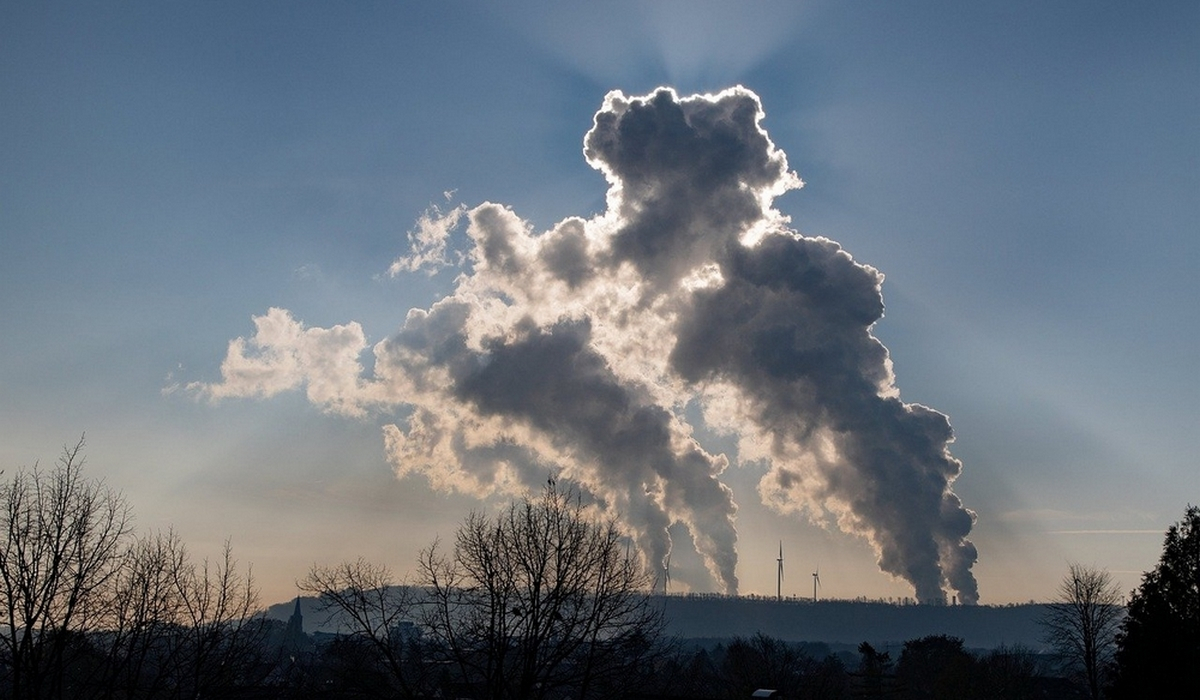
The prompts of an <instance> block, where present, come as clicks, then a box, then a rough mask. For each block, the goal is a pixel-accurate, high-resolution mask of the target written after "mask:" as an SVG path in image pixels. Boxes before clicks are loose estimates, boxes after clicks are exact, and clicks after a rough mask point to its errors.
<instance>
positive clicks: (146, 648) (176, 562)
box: [97, 531, 187, 698]
mask: <svg viewBox="0 0 1200 700" xmlns="http://www.w3.org/2000/svg"><path fill="white" fill-rule="evenodd" d="M186 565H187V552H186V550H185V549H184V546H183V543H182V542H181V541H180V540H179V537H178V535H176V534H175V532H174V531H168V532H166V533H156V534H153V535H147V536H144V537H139V538H138V539H137V541H136V542H134V543H133V544H132V545H131V546H129V547H128V548H127V549H126V551H125V556H124V561H123V563H122V566H121V571H120V573H119V574H118V575H117V577H116V578H115V580H114V583H113V586H112V590H111V594H110V597H109V603H108V605H107V612H108V615H107V619H106V620H105V621H104V622H103V630H104V636H103V637H102V639H104V641H105V642H106V643H105V644H104V645H103V648H102V653H103V658H104V663H103V666H102V670H101V674H100V679H99V680H98V682H97V685H98V686H99V687H101V688H103V689H104V690H105V694H106V695H108V696H110V697H146V698H152V697H157V696H159V694H160V693H161V692H162V691H163V689H164V687H166V685H167V684H168V670H169V669H171V668H172V667H173V666H174V665H175V663H176V662H175V659H176V657H177V656H178V655H179V653H180V651H181V649H180V647H181V645H180V643H179V642H180V637H181V636H182V635H181V634H180V630H181V629H182V623H183V619H184V614H183V601H182V599H181V597H180V596H179V591H178V588H177V581H178V578H179V576H178V574H179V572H180V571H181V570H183V568H184V567H185V566H186Z"/></svg>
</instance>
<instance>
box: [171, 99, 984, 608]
mask: <svg viewBox="0 0 1200 700" xmlns="http://www.w3.org/2000/svg"><path fill="white" fill-rule="evenodd" d="M762 118H763V112H762V108H761V105H760V103H759V100H758V97H757V96H756V95H754V94H753V93H752V92H750V91H749V90H746V89H744V88H733V89H729V90H725V91H723V92H721V93H719V94H716V95H698V96H692V97H686V98H680V97H679V96H678V95H676V94H675V93H674V92H673V91H671V90H669V89H659V90H657V91H655V92H654V93H652V94H650V95H647V96H644V97H627V96H625V95H623V94H621V93H620V92H613V93H610V94H609V95H608V96H607V97H606V99H605V101H604V104H603V106H602V108H601V109H600V111H599V112H598V113H597V114H596V118H595V122H594V125H593V128H592V129H591V130H590V131H589V132H588V134H587V136H586V137H585V141H584V154H585V156H586V158H587V160H588V162H589V163H590V164H591V165H592V166H593V167H595V168H597V169H599V170H600V171H601V172H603V173H604V175H605V177H606V178H607V179H608V181H609V185H610V187H609V192H608V209H607V211H606V212H604V213H603V214H601V215H599V216H596V217H593V218H591V219H582V218H569V219H567V220H564V221H562V222H560V223H559V224H558V225H556V226H555V227H553V228H552V229H551V230H549V231H545V232H540V233H535V232H534V231H532V230H531V228H530V226H529V225H528V224H527V223H526V222H524V221H522V220H521V219H520V218H519V217H518V216H517V215H516V214H515V213H513V212H512V211H511V210H509V209H507V208H506V207H504V206H502V205H498V204H492V203H485V204H482V205H479V206H477V207H475V208H473V209H470V210H464V209H462V208H456V209H453V210H451V211H450V212H449V213H447V214H444V215H443V214H441V213H440V212H438V211H436V210H434V211H433V212H431V213H429V214H427V215H426V216H425V217H424V218H423V219H422V220H421V222H420V225H419V227H418V230H417V232H416V233H415V234H414V236H413V237H412V242H413V249H412V250H411V251H410V252H409V253H407V254H406V255H405V256H403V257H401V258H398V259H397V261H396V262H395V263H393V264H392V267H391V272H392V273H393V274H399V273H401V272H404V271H413V270H416V269H419V268H420V267H421V266H422V265H446V264H451V263H454V262H455V261H456V260H457V261H458V264H459V265H461V267H462V274H461V275H460V276H459V278H458V280H457V282H456V287H455V289H454V291H453V292H452V293H451V294H449V295H448V296H446V297H445V298H443V299H441V300H440V301H438V302H437V303H436V304H434V305H433V306H432V307H431V308H429V309H414V310H412V311H410V312H409V314H408V317H407V320H406V322H405V324H404V326H403V327H402V328H401V329H400V330H399V332H397V333H396V334H395V335H394V336H392V337H390V338H388V339H387V340H384V341H383V342H380V343H378V344H377V345H376V346H375V347H374V349H373V352H374V355H375V365H374V367H375V369H374V372H373V374H372V375H371V376H364V373H363V370H362V364H361V363H360V361H359V355H360V354H361V352H363V351H364V350H365V349H366V341H365V338H364V336H363V333H362V329H361V328H360V327H359V326H358V325H357V324H354V323H351V324H348V325H345V326H337V327H334V328H331V329H328V330H326V329H320V328H305V327H304V326H303V325H302V324H300V323H299V322H297V321H296V320H295V319H293V318H292V317H291V315H290V314H288V313H287V312H285V311H282V310H279V309H272V310H271V311H269V312H268V314H267V315H266V316H263V317H258V318H256V319H255V323H256V326H257V331H256V334H255V335H254V336H253V337H251V338H250V339H248V340H246V339H240V338H239V339H237V340H234V341H233V342H232V343H231V344H230V348H229V352H228V355H227V357H226V360H225V362H224V363H223V365H222V368H221V371H222V379H221V381H220V382H218V383H215V384H194V385H192V389H193V390H194V391H196V392H198V393H201V394H204V395H207V396H209V397H211V398H214V399H216V398H222V397H229V396H256V397H265V396H270V395H272V394H275V393H277V392H279V391H283V390H287V389H294V388H299V387H300V386H304V387H306V389H307V392H308V396H309V398H310V399H311V400H312V401H313V402H314V403H316V404H318V405H320V406H322V407H323V408H324V409H326V410H329V411H334V412H340V413H344V414H348V415H363V414H365V413H367V412H368V411H371V410H372V409H375V408H384V409H388V408H391V409H394V408H397V407H401V406H403V407H408V408H409V409H410V410H411V414H410V416H409V418H408V419H407V420H406V421H404V422H402V423H401V424H398V425H388V426H386V427H385V429H384V438H385V443H386V446H387V450H388V454H389V458H390V459H391V461H392V462H393V464H394V466H395V468H396V471H397V474H399V475H400V476H407V475H411V474H423V475H425V476H426V477H427V478H428V479H429V481H430V483H432V484H433V485H434V486H436V487H438V488H442V489H453V490H459V491H465V492H470V493H477V494H481V495H482V494H488V493H495V492H510V491H511V492H517V491H521V490H524V489H527V488H530V487H534V486H536V485H537V484H540V483H541V482H542V481H543V480H544V479H545V477H546V474H547V473H548V472H549V471H559V472H561V473H562V474H563V475H564V476H565V477H569V478H571V479H573V480H575V481H576V482H577V483H579V484H580V485H581V487H582V488H583V489H584V490H585V491H586V493H587V495H588V496H589V498H594V499H595V501H596V503H597V504H598V505H599V506H600V507H604V508H607V509H610V510H611V511H613V512H615V513H618V514H620V516H621V517H622V518H623V521H624V522H625V524H626V525H627V527H628V528H629V531H630V534H631V535H632V536H633V537H634V539H635V541H636V542H637V543H638V546H639V547H640V548H641V549H642V551H643V552H644V553H645V554H646V556H647V557H648V559H649V560H650V561H651V562H653V563H654V565H656V566H659V565H661V564H662V562H664V561H665V560H666V558H667V556H668V555H669V553H670V549H671V540H670V535H669V534H668V528H669V527H670V526H671V525H672V524H675V523H680V524H683V525H684V526H686V527H687V528H688V530H689V531H690V533H691V535H692V539H693V541H694V542H695V545H696V549H697V551H698V553H699V554H700V555H701V557H702V558H703V559H704V561H705V563H706V564H707V566H708V569H709V571H710V573H711V574H712V576H713V578H714V580H715V581H716V582H717V583H718V585H719V586H720V587H721V588H722V589H723V590H725V591H727V592H730V593H732V592H736V590H737V576H736V564H737V532H736V528H735V523H734V519H735V513H736V505H735V503H734V499H733V494H732V493H731V491H730V490H729V488H727V487H726V486H725V485H724V484H723V483H722V482H721V480H720V477H721V474H722V472H723V471H724V470H725V469H726V468H727V466H728V464H729V457H727V456H726V455H721V454H713V453H711V452H709V451H706V450H705V449H704V448H703V447H702V446H701V444H700V443H699V442H698V441H697V440H696V439H695V438H694V437H693V430H694V428H695V427H699V426H693V425H691V424H690V423H689V422H688V420H687V419H686V417H685V414H684V407H685V406H687V405H689V404H690V403H692V402H694V403H695V404H696V405H699V406H700V407H701V410H702V413H703V416H704V421H705V423H706V425H707V428H708V429H711V430H716V431H722V432H728V433H731V434H735V435H737V436H738V437H739V438H740V445H741V448H740V449H739V455H736V456H735V457H736V458H737V459H740V460H742V461H748V460H752V459H764V460H767V461H768V462H769V464H770V467H769V471H768V473H767V475H766V476H765V477H764V478H763V480H762V482H761V484H760V487H759V492H760V495H761V497H762V498H763V499H764V500H765V502H766V503H767V504H768V505H770V506H772V507H774V508H777V509H779V510H782V511H786V512H793V511H794V512H796V513H804V514H807V515H808V516H809V517H812V518H814V519H818V520H820V519H824V518H825V517H826V516H831V517H832V518H833V519H834V521H835V522H837V524H838V526H839V527H841V528H842V529H843V530H845V531H847V532H852V533H856V534H859V535H861V536H863V537H865V538H866V539H867V540H868V541H870V542H871V544H872V545H873V546H874V547H875V549H876V551H877V553H878V556H879V563H880V567H881V568H882V569H883V570H884V571H886V572H888V573H890V574H893V575H896V576H899V577H902V578H904V579H906V580H907V581H909V582H910V583H911V584H912V585H913V587H914V589H915V590H916V593H917V597H918V598H919V599H920V600H922V601H938V600H945V597H946V592H947V591H948V590H953V591H955V592H956V593H957V594H958V596H959V598H960V599H961V600H963V601H964V602H967V603H973V602H975V601H976V600H977V599H978V592H977V590H976V584H975V580H974V577H973V575H972V574H971V566H972V565H973V563H974V561H975V558H976V553H975V549H974V547H973V545H972V544H971V542H970V541H969V540H968V539H967V535H968V533H969V532H970V530H971V527H972V525H973V522H974V515H973V514H972V513H971V512H970V511H968V510H966V509H965V508H964V507H963V506H962V504H961V502H960V501H959V499H958V497H957V496H956V495H955V494H954V492H953V490H952V488H951V485H952V483H953V481H954V479H955V478H956V477H957V475H958V473H959V471H960V469H961V465H960V464H959V462H958V461H957V460H955V459H954V458H953V457H952V456H951V455H950V453H949V450H948V445H949V444H950V442H951V441H952V439H953V436H952V432H951V429H950V425H949V422H948V421H947V419H946V417H945V416H943V415H942V414H940V413H938V412H936V411H933V410H931V409H928V408H926V407H923V406H918V405H912V404H905V403H903V402H902V401H901V400H900V398H899V392H898V390H897V388H896V386H895V385H894V381H893V375H892V371H891V364H890V361H889V359H888V354H887V350H886V349H885V348H884V347H883V345H882V344H880V343H879V341H878V340H877V339H875V338H874V336H872V335H871V327H872V325H873V324H874V323H875V322H876V321H877V320H879V318H880V317H881V316H882V313H883V302H882V297H881V292H880V287H881V284H882V281H883V277H882V275H881V274H879V273H878V272H877V271H876V270H874V269H872V268H870V267H868V266H865V265H861V264H859V263H856V262H855V261H854V260H853V259H852V258H851V257H850V255H848V254H847V253H846V252H845V251H843V250H842V249H841V248H840V246H838V244H836V243H834V242H833V241H830V240H827V239H822V238H808V237H804V236H801V235H799V234H798V233H796V232H795V231H793V230H791V229H790V228H788V219H787V217H785V216H783V215H782V214H780V213H779V212H778V211H776V210H775V209H774V208H773V204H772V203H773V200H774V199H775V197H777V196H779V195H780V194H782V193H784V192H786V191H788V190H789V189H793V188H796V187H799V186H801V182H800V180H799V178H798V177H797V176H796V175H795V174H794V173H792V172H791V171H790V170H789V169H788V165H787V160H786V158H785V156H784V154H783V153H782V152H781V151H779V150H778V149H776V148H775V146H774V145H773V144H772V143H771V141H770V139H769V138H768V136H767V134H766V132H765V131H764V130H763V129H762V127H761V120H762ZM463 217H465V220H466V233H467V241H468V244H467V250H466V251H464V253H465V254H464V255H461V256H459V257H457V258H456V257H455V256H454V255H451V254H450V253H449V252H448V251H447V250H446V242H447V241H448V240H449V239H450V232H451V231H452V230H454V229H455V228H456V227H458V226H460V225H461V223H462V219H463Z"/></svg>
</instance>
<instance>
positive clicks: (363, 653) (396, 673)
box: [299, 559, 430, 697]
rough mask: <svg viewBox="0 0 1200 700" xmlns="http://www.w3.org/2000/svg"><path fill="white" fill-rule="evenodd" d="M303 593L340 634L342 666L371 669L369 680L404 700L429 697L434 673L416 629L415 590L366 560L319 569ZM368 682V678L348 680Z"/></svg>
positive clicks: (302, 584) (311, 574)
mask: <svg viewBox="0 0 1200 700" xmlns="http://www.w3.org/2000/svg"><path fill="white" fill-rule="evenodd" d="M299 586H300V590H302V591H305V592H307V593H310V594H313V595H316V596H317V597H318V599H319V601H320V605H321V608H322V610H324V611H326V612H327V613H329V616H330V618H329V619H330V621H333V622H336V623H337V626H338V629H339V631H340V632H344V633H348V638H347V639H343V640H339V647H338V648H337V649H336V651H337V652H338V658H339V659H340V661H339V663H340V665H341V666H347V665H350V666H353V665H355V664H357V666H359V667H362V668H364V669H365V668H370V669H372V671H371V672H370V673H367V674H365V675H366V676H370V677H372V678H374V677H375V676H379V678H378V679H377V680H373V681H372V685H373V686H375V687H379V686H386V687H389V688H391V692H399V693H400V694H401V695H402V696H403V697H414V696H415V695H416V694H418V693H420V692H423V688H424V687H425V686H426V684H427V682H428V678H427V676H428V673H429V672H430V669H428V668H426V666H427V665H426V664H424V663H423V654H422V652H421V642H420V638H419V636H418V634H417V629H416V628H415V627H414V626H413V625H412V620H413V615H414V614H416V601H415V600H414V597H413V594H412V590H411V589H410V588H408V587H407V586H401V585H397V581H396V580H395V579H394V578H393V576H392V573H391V571H390V570H389V569H388V568H387V567H385V566H377V565H375V564H371V563H369V562H367V561H366V560H363V559H359V560H358V561H354V562H343V563H341V564H338V565H337V566H332V567H321V566H314V567H313V568H312V570H310V571H309V572H308V576H306V577H305V578H304V580H302V581H301V582H300V583H299ZM353 675H359V676H363V675H364V674H362V673H358V674H347V677H351V676H353Z"/></svg>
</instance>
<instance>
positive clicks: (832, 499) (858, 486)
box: [585, 89, 978, 603]
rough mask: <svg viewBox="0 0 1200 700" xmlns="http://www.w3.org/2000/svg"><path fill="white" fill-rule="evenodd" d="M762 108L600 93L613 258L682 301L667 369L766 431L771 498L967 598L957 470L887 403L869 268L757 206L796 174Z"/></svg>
mask: <svg viewBox="0 0 1200 700" xmlns="http://www.w3.org/2000/svg"><path fill="white" fill-rule="evenodd" d="M762 116H763V115H762V111H761V109H760V106H759V102H758V99H757V97H756V96H755V95H753V94H752V93H750V92H749V91H746V90H742V89H735V90H730V91H726V92H724V93H722V94H721V95H719V96H717V97H716V98H690V99H685V100H679V99H677V98H676V97H675V95H674V94H673V93H672V92H670V91H667V90H659V91H658V92H656V93H655V94H653V95H650V96H647V97H645V98H640V99H625V98H623V97H622V96H620V95H615V96H610V97H609V99H608V100H607V101H606V104H605V109H604V110H602V111H601V113H600V114H599V115H597V117H596V121H595V127H594V128H593V129H592V131H591V132H590V133H589V134H588V136H587V139H586V141H585V143H586V153H587V155H588V158H589V160H590V161H591V162H592V163H593V164H595V165H596V166H597V167H599V168H600V169H601V170H602V171H603V172H604V173H605V174H606V175H607V176H608V178H609V180H610V183H611V185H612V187H611V190H610V206H615V207H616V208H617V210H618V212H619V214H620V218H621V219H622V224H621V226H620V228H619V230H618V231H617V232H616V234H615V235H614V236H613V239H612V248H611V249H612V255H613V258H614V260H615V261H617V262H623V261H628V262H630V263H632V264H633V265H634V266H635V267H636V268H637V269H638V270H639V271H640V272H641V274H642V275H643V277H644V278H645V279H646V280H647V281H648V282H650V283H651V284H652V285H653V288H654V289H655V290H656V291H658V290H661V293H664V294H672V295H676V296H679V297H683V298H682V300H681V302H682V303H680V304H679V306H678V307H677V309H678V312H677V316H676V325H675V335H676V344H675V346H674V348H673V350H672V352H671V355H670V365H671V368H672V369H673V370H674V371H675V372H677V373H678V375H679V376H681V377H682V378H683V379H685V380H686V381H687V382H689V383H690V384H692V385H694V386H700V385H709V388H708V389H707V390H706V392H705V393H706V397H707V398H708V399H709V402H708V404H707V405H708V406H717V405H719V406H729V405H740V406H742V410H741V411H740V412H739V413H740V415H738V416H737V417H731V416H712V415H711V413H712V412H711V409H710V410H709V412H708V414H709V416H710V420H711V422H713V423H714V424H720V425H725V426H727V427H730V428H733V429H736V430H737V431H738V432H739V433H740V434H741V435H744V436H745V435H753V436H759V437H765V438H768V439H769V443H770V444H771V445H772V446H773V447H772V449H771V451H770V457H771V461H772V469H771V471H770V473H769V474H768V475H767V476H766V477H765V479H764V482H763V484H762V486H761V490H762V492H763V495H764V496H765V497H766V498H767V499H768V502H769V503H771V504H773V505H776V506H777V507H780V508H783V509H785V510H803V509H809V510H816V511H820V510H827V511H829V512H832V513H834V514H835V515H836V516H837V517H838V522H839V524H840V526H841V527H842V528H843V529H845V530H847V531H850V532H855V533H858V534H861V535H863V536H865V537H867V538H868V539H869V540H870V541H871V542H872V544H874V546H875V548H876V550H877V551H878V553H879V563H880V566H881V568H882V569H883V570H884V571H887V572H888V573H891V574H894V575H896V576H900V577H903V578H904V579H906V580H908V581H909V582H911V583H912V585H913V587H914V588H915V590H916V594H917V597H918V599H919V600H921V601H924V602H937V601H945V598H946V594H945V587H946V586H949V587H950V588H952V589H953V590H955V591H957V592H958V595H959V597H960V598H961V599H962V600H963V602H965V603H974V602H976V601H977V600H978V591H977V588H976V584H975V580H974V577H973V576H972V575H971V573H970V567H971V566H972V564H973V563H974V561H975V559H976V553H975V548H974V546H973V545H972V544H971V543H970V542H969V541H968V540H967V539H966V536H967V534H968V533H969V532H970V530H971V526H972V524H973V522H974V516H973V514H972V513H971V512H969V511H967V510H966V509H964V508H963V507H962V505H961V502H960V501H959V499H958V498H957V496H955V494H954V493H953V491H952V490H951V483H952V482H953V480H954V479H955V478H956V477H957V476H958V474H959V471H960V469H961V465H960V464H959V462H958V461H957V460H955V459H954V458H953V457H951V456H950V453H949V450H948V445H949V443H950V442H951V441H952V439H953V434H952V432H951V429H950V424H949V422H948V421H947V420H946V417H945V416H943V415H942V414H940V413H937V412H936V411H933V410H930V409H928V408H925V407H923V406H917V405H909V404H904V403H902V402H901V401H900V399H899V398H898V391H897V389H896V387H895V385H894V383H893V375H892V371H891V365H890V362H889V360H888V355H887V350H886V349H885V348H884V347H883V345H882V344H881V343H879V341H878V340H876V339H875V338H874V337H873V336H872V335H871V326H872V325H873V324H874V323H875V322H876V321H877V320H879V319H880V318H881V317H882V315H883V300H882V297H881V293H880V285H881V284H882V281H883V277H882V275H880V274H879V273H878V272H876V271H875V270H874V269H872V268H870V267H867V266H864V265H859V264H857V263H855V262H854V260H853V259H852V258H851V257H850V256H849V255H848V254H846V253H845V252H844V251H842V250H841V248H840V247H839V246H838V245H837V244H836V243H833V242H832V241H828V240H824V239H819V238H805V237H802V236H800V235H798V234H796V233H795V232H793V231H790V230H788V229H786V227H785V226H784V223H785V222H784V221H783V219H782V218H781V217H780V216H778V215H777V214H775V213H774V212H773V211H772V210H771V209H770V208H769V207H770V200H771V198H772V197H773V196H775V195H776V194H778V193H780V192H782V191H785V190H786V189H787V188H789V187H791V186H794V185H796V184H798V180H796V179H795V178H794V176H790V175H789V174H788V172H787V170H786V161H785V160H784V158H783V155H782V154H781V153H779V152H778V151H776V150H775V149H774V147H773V145H772V144H771V142H770V141H769V139H768V138H767V135H766V133H765V132H764V131H763V130H762V129H761V127H760V124H759V121H760V119H761V118H762ZM701 265H715V266H716V269H717V274H713V275H710V277H709V279H710V280H712V281H711V282H710V283H709V284H707V285H696V286H694V287H693V288H691V290H690V293H688V292H681V291H680V289H679V285H678V281H679V280H680V279H681V278H682V277H683V276H685V275H688V274H691V273H693V272H694V271H695V270H696V269H697V267H698V266H701ZM722 394H726V396H722ZM714 398H715V399H717V400H716V401H715V402H714V401H713V399H714ZM797 457H800V459H797Z"/></svg>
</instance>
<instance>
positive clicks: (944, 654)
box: [896, 634, 975, 700]
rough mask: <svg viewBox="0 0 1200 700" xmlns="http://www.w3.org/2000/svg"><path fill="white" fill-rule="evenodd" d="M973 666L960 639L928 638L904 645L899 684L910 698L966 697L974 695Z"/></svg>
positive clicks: (898, 671)
mask: <svg viewBox="0 0 1200 700" xmlns="http://www.w3.org/2000/svg"><path fill="white" fill-rule="evenodd" d="M974 664H975V658H974V657H973V656H971V655H970V654H969V653H967V652H966V651H965V650H964V649H963V640H962V639H961V638H959V637H949V636H946V635H944V634H938V635H929V636H927V637H921V638H920V639H912V640H909V641H907V642H905V643H904V648H903V649H902V650H901V652H900V658H899V660H897V662H896V681H897V682H898V683H899V684H900V686H901V688H902V689H903V694H904V696H905V697H908V698H919V699H920V700H934V699H936V700H943V699H945V700H954V699H956V698H965V697H968V696H970V695H971V680H972V676H973V674H974Z"/></svg>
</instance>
